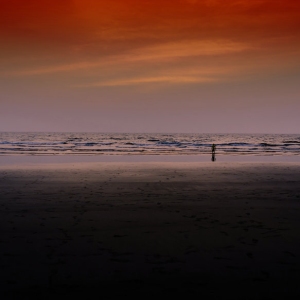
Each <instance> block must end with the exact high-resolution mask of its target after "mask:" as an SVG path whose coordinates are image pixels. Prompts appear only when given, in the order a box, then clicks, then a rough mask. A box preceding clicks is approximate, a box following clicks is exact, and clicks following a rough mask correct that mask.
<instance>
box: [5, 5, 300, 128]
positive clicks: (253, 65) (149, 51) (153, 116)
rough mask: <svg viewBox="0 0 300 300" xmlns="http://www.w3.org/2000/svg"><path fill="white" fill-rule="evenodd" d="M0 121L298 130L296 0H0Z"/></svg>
mask: <svg viewBox="0 0 300 300" xmlns="http://www.w3.org/2000/svg"><path fill="white" fill-rule="evenodd" d="M0 45H1V47H0V63H1V68H0V97H1V99H0V131H83V132H84V131H93V132H191V133H226V132H228V133H234V132H237V133H299V129H300V117H299V113H300V100H299V97H300V1H296V0H251V1H248V0H228V1H224V0H203V1H200V0H160V1H158V0H151V1H150V0H145V1H142V0H110V1H104V0H84V1H81V0H51V1H50V0H26V1H23V0H0Z"/></svg>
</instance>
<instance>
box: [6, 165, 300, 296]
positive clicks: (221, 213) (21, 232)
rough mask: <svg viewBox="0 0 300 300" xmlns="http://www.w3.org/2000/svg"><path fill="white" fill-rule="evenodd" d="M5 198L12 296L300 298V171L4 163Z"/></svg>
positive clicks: (269, 167)
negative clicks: (96, 295)
mask: <svg viewBox="0 0 300 300" xmlns="http://www.w3.org/2000/svg"><path fill="white" fill-rule="evenodd" d="M0 193H1V196H0V197H1V200H0V233H1V235H0V259H1V260H0V282H1V290H2V293H3V295H4V298H3V299H6V298H7V299H10V298H14V297H15V298H16V299H18V298H19V299H21V298H22V299H26V297H28V298H30V299H32V298H33V297H36V298H41V297H42V298H43V299H48V298H49V299H53V298H55V299H66V298H65V297H68V296H70V297H71V296H74V295H80V296H82V297H86V298H89V297H90V298H91V299H92V298H93V296H92V295H93V294H92V293H94V292H96V293H97V294H98V295H99V297H100V296H101V295H102V294H103V293H104V292H105V293H107V292H108V293H109V294H108V295H107V296H106V297H105V298H106V299H108V298H110V297H111V298H114V297H117V296H126V295H133V296H136V295H138V296H139V297H143V298H151V297H153V296H156V295H169V296H174V295H178V294H180V295H188V296H197V297H201V296H205V297H206V299H214V298H219V297H224V296H226V297H231V298H232V299H281V298H282V297H283V296H285V297H288V296H287V295H291V294H292V292H294V293H298V295H299V296H300V288H299V283H298V282H299V279H300V164H299V163H298V164H297V163H266V164H264V163H90V164H59V165H27V166H14V167H9V166H5V167H1V168H0ZM288 298H289V297H288ZM93 299H94V298H93Z"/></svg>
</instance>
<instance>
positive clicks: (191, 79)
mask: <svg viewBox="0 0 300 300" xmlns="http://www.w3.org/2000/svg"><path fill="white" fill-rule="evenodd" d="M215 81H217V79H216V78H213V77H196V76H155V77H137V78H130V79H117V80H107V81H100V82H94V83H88V84H82V85H77V87H81V88H88V87H114V86H130V85H141V84H151V83H154V84H159V83H167V84H188V83H190V84H191V83H209V82H215Z"/></svg>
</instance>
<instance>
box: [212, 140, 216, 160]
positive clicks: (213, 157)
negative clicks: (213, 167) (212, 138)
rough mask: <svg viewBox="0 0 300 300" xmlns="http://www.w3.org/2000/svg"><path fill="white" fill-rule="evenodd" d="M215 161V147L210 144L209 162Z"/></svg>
mask: <svg viewBox="0 0 300 300" xmlns="http://www.w3.org/2000/svg"><path fill="white" fill-rule="evenodd" d="M215 160H216V145H215V144H212V146H211V161H215Z"/></svg>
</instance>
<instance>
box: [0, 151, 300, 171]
mask: <svg viewBox="0 0 300 300" xmlns="http://www.w3.org/2000/svg"><path fill="white" fill-rule="evenodd" d="M215 157H216V161H214V162H212V161H211V160H212V157H211V154H199V155H0V168H1V167H2V166H10V165H23V164H25V165H26V164H27V165H28V164H34V165H37V164H68V163H76V164H78V163H106V162H107V163H115V162H116V163H148V162H152V163H159V162H161V163H164V162H170V163H178V162H180V163H188V162H191V163H198V162H201V163H205V162H210V163H214V164H218V163H225V162H228V163H236V162H242V163H243V162H249V163H251V162H252V163H258V162H260V163H276V162H283V163H285V162H287V163H300V155H239V154H237V155H221V154H216V155H215Z"/></svg>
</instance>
